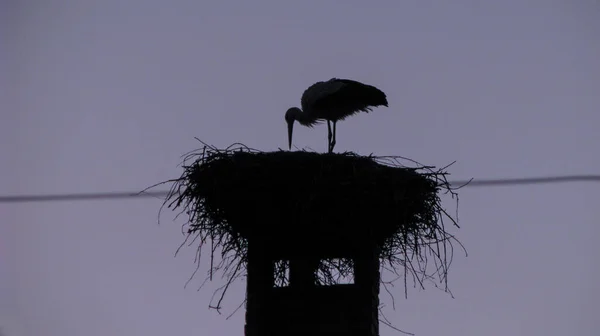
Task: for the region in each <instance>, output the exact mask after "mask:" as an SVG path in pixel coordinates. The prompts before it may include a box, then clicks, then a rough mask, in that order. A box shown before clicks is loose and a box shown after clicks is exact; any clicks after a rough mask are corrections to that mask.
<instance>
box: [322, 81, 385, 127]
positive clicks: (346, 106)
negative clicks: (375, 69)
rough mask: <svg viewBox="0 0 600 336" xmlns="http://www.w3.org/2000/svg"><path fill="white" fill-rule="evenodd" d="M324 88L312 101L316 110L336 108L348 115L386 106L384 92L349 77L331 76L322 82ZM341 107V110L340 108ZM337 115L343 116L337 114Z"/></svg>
mask: <svg viewBox="0 0 600 336" xmlns="http://www.w3.org/2000/svg"><path fill="white" fill-rule="evenodd" d="M322 87H324V89H322V91H321V92H323V93H322V94H320V95H317V97H316V98H315V99H314V100H313V101H312V105H311V107H312V108H313V109H316V110H331V109H334V110H338V111H344V112H343V113H344V114H347V115H350V114H352V113H355V112H358V111H364V112H368V111H369V110H370V108H371V107H375V106H387V105H388V101H387V97H386V95H385V93H383V91H381V90H379V89H378V88H376V87H374V86H371V85H367V84H363V83H360V82H357V81H353V80H350V79H338V78H332V79H331V80H329V81H327V82H324V84H323V85H322ZM340 109H341V110H340ZM337 117H341V118H343V117H345V116H342V115H338V116H337Z"/></svg>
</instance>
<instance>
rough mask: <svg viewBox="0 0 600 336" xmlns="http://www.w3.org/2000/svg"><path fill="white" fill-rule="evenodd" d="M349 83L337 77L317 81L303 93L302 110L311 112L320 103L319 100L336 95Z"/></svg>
mask: <svg viewBox="0 0 600 336" xmlns="http://www.w3.org/2000/svg"><path fill="white" fill-rule="evenodd" d="M347 85H348V84H347V83H345V82H343V81H340V80H338V79H337V78H332V79H330V80H328V81H326V82H316V83H315V84H313V85H311V86H309V87H308V89H306V91H304V93H303V94H302V99H301V101H300V103H301V104H302V110H304V112H308V113H310V111H311V110H313V109H314V107H315V106H317V105H318V102H319V101H321V100H323V99H326V98H328V97H332V96H333V97H335V96H336V94H337V93H339V92H340V90H342V89H343V88H344V87H345V86H347Z"/></svg>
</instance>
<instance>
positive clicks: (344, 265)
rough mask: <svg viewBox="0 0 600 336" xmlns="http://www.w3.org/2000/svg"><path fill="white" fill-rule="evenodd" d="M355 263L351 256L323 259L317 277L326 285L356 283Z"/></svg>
mask: <svg viewBox="0 0 600 336" xmlns="http://www.w3.org/2000/svg"><path fill="white" fill-rule="evenodd" d="M353 266H354V263H353V261H352V259H349V258H331V259H323V260H321V264H320V265H319V270H318V272H317V277H318V279H319V283H321V284H322V285H325V286H333V285H343V284H354V267H353Z"/></svg>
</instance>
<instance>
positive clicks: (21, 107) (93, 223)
mask: <svg viewBox="0 0 600 336" xmlns="http://www.w3.org/2000/svg"><path fill="white" fill-rule="evenodd" d="M1 8H2V11H1V13H0V15H1V18H0V29H1V34H2V35H1V38H2V48H1V50H0V55H1V57H2V58H1V62H2V63H0V64H1V65H2V76H1V78H2V79H1V80H2V84H1V85H2V90H0V94H1V95H2V96H1V99H2V114H1V118H2V119H1V120H2V122H0V150H1V154H2V166H1V167H0V168H1V171H2V174H1V175H0V191H1V194H3V195H5V194H31V193H35V194H37V193H73V192H93V191H98V192H102V191H114V190H140V189H143V188H144V187H146V186H148V185H150V184H153V183H155V182H159V181H162V180H165V179H168V178H172V177H176V176H178V175H179V174H180V173H181V170H180V169H179V168H178V167H177V164H178V163H179V162H180V156H181V155H182V154H183V153H185V152H187V151H189V150H191V149H194V148H196V147H198V146H199V144H198V143H197V142H196V141H195V140H194V139H193V137H194V136H197V137H200V138H201V139H202V140H204V141H207V142H209V143H211V144H214V145H217V146H219V147H225V146H228V145H229V144H231V143H234V142H238V141H239V142H243V143H245V144H247V145H249V146H251V147H254V148H258V149H261V150H265V151H268V150H276V149H277V148H279V147H281V148H285V146H286V145H287V143H286V141H287V140H286V128H285V122H284V119H283V114H284V112H285V110H286V109H287V108H288V107H290V106H297V105H298V104H299V101H300V96H301V94H302V91H303V90H305V89H306V88H307V87H308V86H309V85H310V84H312V83H314V82H316V81H319V80H327V79H329V78H331V77H343V78H352V79H356V80H360V81H363V82H366V83H369V84H373V85H376V86H378V87H379V88H381V89H382V90H384V91H385V92H386V93H387V95H388V99H389V103H390V107H389V108H387V109H386V108H380V109H377V110H375V111H374V112H373V113H371V114H368V115H367V114H361V115H358V116H355V117H352V118H351V119H348V120H346V121H343V122H341V123H340V124H339V125H338V139H337V140H338V144H337V146H336V150H338V151H344V150H352V151H356V152H358V153H361V154H369V153H375V154H379V155H402V156H407V157H410V158H412V159H415V160H418V161H421V162H424V163H426V164H431V165H437V166H444V165H446V164H448V163H450V162H452V161H454V160H456V161H457V163H456V164H455V165H454V166H452V167H451V168H450V171H451V172H452V178H453V179H467V178H470V177H475V178H502V177H522V176H540V175H541V176H544V175H562V174H598V173H600V159H599V156H598V144H600V132H598V124H599V123H600V117H599V116H598V111H599V109H600V95H599V94H598V88H600V67H599V66H598V60H600V40H599V39H598V36H600V35H599V34H600V5H599V4H598V2H597V1H593V0H588V1H585V0H576V1H566V0H563V1H552V0H544V1H542V0H530V1H520V0H518V1H517V0H505V1H485V2H483V1H466V0H465V1H453V2H449V1H436V2H424V1H397V0H394V1H379V2H372V3H367V2H366V1H344V2H341V1H300V2H294V3H292V2H283V1H258V2H256V1H254V2H245V3H242V2H240V1H237V2H225V1H224V2H203V1H154V0H151V1H139V0H130V1H121V0H119V1H117V0H104V1H83V0H81V1H75V0H72V1H66V0H65V1H62V0H53V1H34V0H30V1H19V2H18V3H17V1H12V2H11V1H3V2H2V7H1ZM326 137H327V131H326V128H325V127H324V126H321V127H318V128H316V129H313V130H310V129H306V128H303V127H296V129H295V139H294V142H295V144H296V145H297V146H299V147H310V148H313V149H315V150H318V151H325V150H326ZM290 178H293V177H292V176H290ZM597 187H598V184H595V185H594V184H591V183H589V184H584V183H577V184H555V185H537V186H520V187H497V188H470V189H463V190H462V191H461V199H460V201H461V204H460V215H461V216H460V220H461V223H462V229H461V230H458V231H456V230H455V231H454V232H456V233H457V234H458V237H459V239H461V241H462V242H463V243H464V244H465V245H466V247H467V249H468V252H469V257H467V258H465V257H464V254H460V253H457V255H456V257H455V261H454V263H453V265H452V267H451V269H450V279H449V281H450V288H451V289H452V291H453V294H454V296H455V299H452V298H451V297H450V296H449V295H447V294H445V293H443V292H441V291H439V290H436V289H434V288H433V287H431V286H428V287H427V289H426V290H425V291H422V290H418V289H410V290H409V296H408V299H404V298H403V289H402V287H401V284H400V283H399V284H398V287H397V288H395V292H394V294H395V296H396V310H395V311H394V310H392V309H391V307H388V308H386V309H385V312H386V314H387V316H388V318H389V319H390V320H392V321H393V322H394V323H395V325H396V326H397V327H399V328H402V329H404V330H406V331H410V332H414V333H416V334H417V335H418V336H429V335H432V336H433V335H442V334H443V335H473V336H475V335H490V336H500V335H545V336H553V335H556V336H559V335H560V336H564V335H579V336H591V335H597V330H599V329H600V322H599V319H598V311H600V304H599V302H600V266H599V264H598V262H597V257H598V256H600V247H598V246H599V245H598V243H597V237H598V236H599V234H600V229H599V228H598V227H599V226H598V218H599V215H600V210H599V207H598V205H599V204H600V198H599V197H598V192H597ZM160 203H161V201H160V200H153V199H138V200H127V201H123V200H117V201H90V202H60V203H50V202H48V203H26V204H0V213H1V217H2V225H1V227H0V242H1V245H0V262H1V273H0V323H1V325H0V327H2V328H4V330H5V335H6V336H38V335H44V336H54V335H61V336H80V335H86V336H96V335H114V336H116V335H123V336H125V335H147V336H153V335H156V336H159V335H160V336H165V335H216V336H218V335H243V320H244V312H243V310H240V311H238V312H237V313H236V314H235V315H234V316H233V317H232V318H231V319H229V320H226V319H225V317H226V315H227V314H229V313H231V312H232V311H233V310H234V309H235V308H236V307H237V306H238V304H239V303H240V302H241V300H243V291H244V284H243V283H241V282H239V283H237V284H236V285H235V286H234V288H233V289H232V290H231V291H230V292H229V295H228V299H227V302H226V305H225V310H224V315H218V314H217V313H216V312H215V311H212V310H208V308H207V306H208V301H209V300H210V298H211V295H212V293H213V290H214V289H216V288H217V287H218V286H220V285H222V284H223V282H222V281H219V280H217V281H215V282H213V283H210V284H208V285H207V286H206V287H205V288H203V289H202V290H200V291H199V292H197V291H196V288H197V287H198V286H199V285H200V284H201V282H202V279H203V277H202V276H198V277H196V278H195V279H194V280H193V281H192V282H191V283H190V285H189V286H188V287H187V288H185V289H184V288H183V286H184V284H185V282H186V281H187V279H188V277H189V276H190V275H191V273H192V272H193V270H194V264H193V256H194V249H193V248H188V249H185V250H184V251H183V253H182V254H181V255H180V256H178V257H177V258H174V257H173V253H174V252H175V249H176V248H177V247H178V246H179V244H180V243H181V242H182V239H183V237H182V236H181V233H180V227H179V226H180V224H181V222H177V223H173V222H172V218H173V215H174V214H173V213H169V212H167V213H165V215H164V216H163V217H162V219H163V224H161V225H160V226H159V225H157V223H156V218H157V211H158V208H159V206H160ZM446 205H447V207H448V208H449V209H453V206H454V204H453V203H451V202H448V203H446ZM207 265H208V264H207V263H206V260H205V262H204V263H203V264H202V266H203V267H204V268H201V270H202V271H204V270H206V267H207ZM201 275H203V274H201ZM381 297H382V300H383V301H384V302H386V303H387V304H388V305H389V304H390V300H389V298H388V297H387V295H386V294H385V293H382V296H381ZM381 329H382V335H384V336H387V335H395V334H396V332H395V331H392V330H390V329H389V328H387V327H385V326H382V327H381Z"/></svg>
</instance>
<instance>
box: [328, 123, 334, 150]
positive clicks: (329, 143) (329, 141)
mask: <svg viewBox="0 0 600 336" xmlns="http://www.w3.org/2000/svg"><path fill="white" fill-rule="evenodd" d="M331 137H332V133H331V122H330V121H329V120H327V152H328V153H331V151H332V150H333V148H332V147H331Z"/></svg>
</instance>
